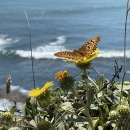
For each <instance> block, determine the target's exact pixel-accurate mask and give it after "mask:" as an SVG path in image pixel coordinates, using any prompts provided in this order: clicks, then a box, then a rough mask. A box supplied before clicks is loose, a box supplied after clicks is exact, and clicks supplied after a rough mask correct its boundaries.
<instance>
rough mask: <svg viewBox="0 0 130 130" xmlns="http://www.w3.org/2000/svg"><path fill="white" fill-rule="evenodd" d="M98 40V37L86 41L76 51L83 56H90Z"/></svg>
mask: <svg viewBox="0 0 130 130" xmlns="http://www.w3.org/2000/svg"><path fill="white" fill-rule="evenodd" d="M100 39H101V37H100V36H97V37H94V38H92V39H91V40H89V41H87V42H86V43H85V44H84V45H83V46H81V47H80V48H79V50H78V51H79V52H82V53H83V55H84V56H89V55H91V54H92V53H93V51H94V50H95V49H96V46H97V44H98V42H99V41H100Z"/></svg>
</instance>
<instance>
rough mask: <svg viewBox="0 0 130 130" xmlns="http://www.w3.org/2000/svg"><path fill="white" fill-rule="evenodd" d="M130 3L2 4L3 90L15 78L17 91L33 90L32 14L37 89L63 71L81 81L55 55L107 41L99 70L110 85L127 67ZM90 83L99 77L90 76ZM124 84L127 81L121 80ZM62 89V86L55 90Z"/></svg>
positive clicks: (62, 0)
mask: <svg viewBox="0 0 130 130" xmlns="http://www.w3.org/2000/svg"><path fill="white" fill-rule="evenodd" d="M126 2H127V1H124V0H123V1H122V0H114V1H113V0H109V1H104V0H98V1H95V0H91V1H90V0H72V1H70V0H44V1H43V0H37V1H32V0H22V1H17V0H13V1H8V0H4V1H3V0H2V1H1V3H0V85H1V87H4V86H5V81H6V78H7V76H8V74H10V75H11V76H12V87H14V88H18V89H19V90H22V89H23V90H24V89H25V90H31V89H32V88H33V78H32V68H31V59H30V55H31V53H30V45H29V44H30V41H29V40H30V37H29V32H28V25H27V21H26V16H25V13H24V10H26V12H27V14H28V19H29V22H30V28H31V35H32V48H33V58H34V72H35V80H36V86H37V87H42V85H44V84H45V83H46V82H47V81H52V80H53V78H52V77H51V76H50V75H49V74H48V73H47V70H46V69H48V70H49V72H50V73H51V75H52V76H53V77H54V76H55V73H56V72H57V71H60V70H64V69H66V70H68V72H69V73H70V75H77V74H78V73H79V70H78V69H77V68H76V67H75V65H74V64H73V63H64V62H63V60H62V59H59V58H57V57H55V56H54V55H53V54H54V53H55V52H58V51H63V50H73V49H78V48H79V47H80V46H81V45H83V44H84V43H85V42H86V41H88V40H90V39H91V38H93V37H95V36H101V41H100V42H99V44H98V48H99V51H100V55H99V56H98V58H96V59H94V60H93V67H94V68H95V69H96V70H98V71H99V72H100V73H102V74H105V77H106V78H108V79H111V78H112V74H113V73H114V64H115V62H114V60H115V59H116V60H117V62H118V64H119V66H120V65H123V41H124V24H125V15H126V14H125V12H126ZM129 35H130V27H129V18H128V27H127V36H128V37H127V70H129V66H130V62H129V59H130V45H129V43H130V37H129ZM90 72H91V74H90V77H92V78H95V79H97V78H98V74H97V73H95V72H94V71H92V70H90ZM121 77H122V73H121ZM126 80H130V78H129V76H127V77H126ZM119 81H121V79H119ZM55 86H57V84H55Z"/></svg>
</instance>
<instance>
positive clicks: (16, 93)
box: [0, 88, 27, 103]
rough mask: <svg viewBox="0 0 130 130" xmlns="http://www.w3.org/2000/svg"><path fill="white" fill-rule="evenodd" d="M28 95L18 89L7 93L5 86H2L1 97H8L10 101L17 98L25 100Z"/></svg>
mask: <svg viewBox="0 0 130 130" xmlns="http://www.w3.org/2000/svg"><path fill="white" fill-rule="evenodd" d="M26 97H27V95H26V94H23V93H21V92H19V91H17V90H11V91H10V93H9V94H8V95H7V94H6V90H5V88H0V99H3V98H7V99H8V100H9V101H13V99H15V98H16V99H17V101H18V102H22V103H23V102H25V99H26Z"/></svg>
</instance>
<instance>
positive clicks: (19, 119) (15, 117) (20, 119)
mask: <svg viewBox="0 0 130 130" xmlns="http://www.w3.org/2000/svg"><path fill="white" fill-rule="evenodd" d="M22 120H23V119H22V118H21V117H19V116H18V115H13V121H15V122H20V121H22Z"/></svg>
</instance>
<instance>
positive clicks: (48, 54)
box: [16, 45, 66, 59]
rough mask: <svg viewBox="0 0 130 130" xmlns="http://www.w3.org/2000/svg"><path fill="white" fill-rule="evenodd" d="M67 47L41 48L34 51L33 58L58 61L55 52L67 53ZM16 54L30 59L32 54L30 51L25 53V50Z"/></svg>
mask: <svg viewBox="0 0 130 130" xmlns="http://www.w3.org/2000/svg"><path fill="white" fill-rule="evenodd" d="M65 50H66V49H65V47H63V46H48V45H46V46H44V47H43V46H39V47H37V48H36V49H33V50H32V56H33V58H35V59H42V58H47V59H56V58H57V57H56V56H54V53H55V52H58V51H65ZM16 54H17V55H19V56H21V57H24V58H30V56H31V52H30V50H29V51H24V50H17V51H16Z"/></svg>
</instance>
